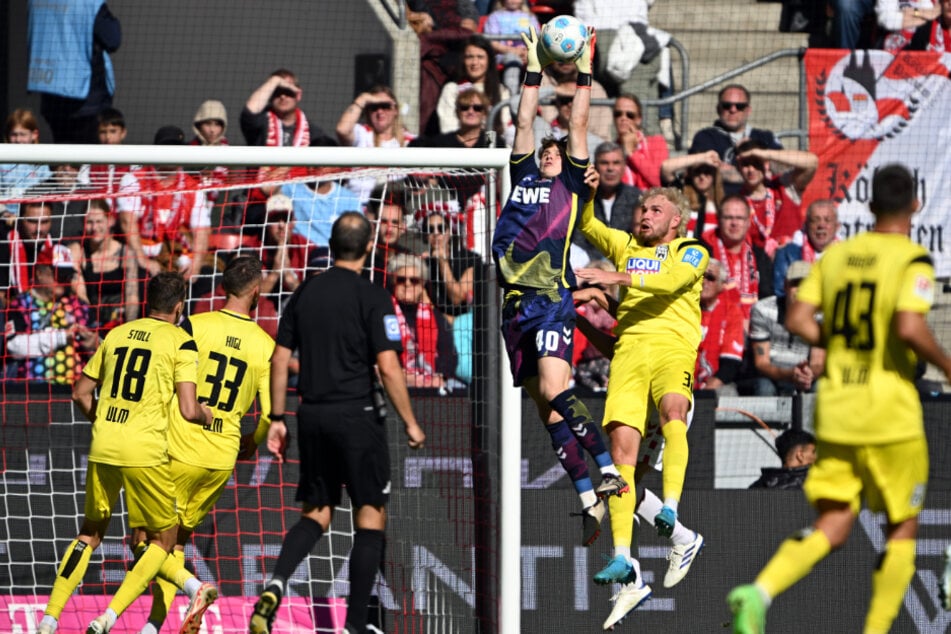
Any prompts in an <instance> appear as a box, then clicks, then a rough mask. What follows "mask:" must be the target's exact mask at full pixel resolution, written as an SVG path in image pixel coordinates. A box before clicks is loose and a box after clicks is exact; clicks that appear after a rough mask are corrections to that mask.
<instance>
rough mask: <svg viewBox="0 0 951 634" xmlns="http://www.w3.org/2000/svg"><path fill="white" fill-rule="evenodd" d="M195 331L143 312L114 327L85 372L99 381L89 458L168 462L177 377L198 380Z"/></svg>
mask: <svg viewBox="0 0 951 634" xmlns="http://www.w3.org/2000/svg"><path fill="white" fill-rule="evenodd" d="M197 367H198V347H197V346H196V345H195V340H194V339H192V337H191V335H189V334H188V333H187V332H185V331H184V330H182V329H181V328H179V327H178V326H176V325H174V324H171V323H169V322H167V321H162V320H161V319H155V318H153V317H144V318H142V319H136V320H135V321H131V322H129V323H126V324H122V325H121V326H117V327H115V328H113V329H112V330H111V331H110V332H109V334H108V335H106V338H105V340H104V341H103V342H102V344H101V345H100V346H99V349H98V350H96V353H95V354H94V355H93V357H92V359H91V360H90V361H89V363H87V364H86V367H85V368H83V374H85V375H86V376H88V377H89V378H91V379H93V380H94V381H96V382H97V383H98V384H99V400H98V403H97V404H96V422H95V423H93V425H92V442H91V444H90V446H89V460H90V461H91V462H98V463H102V464H109V465H115V466H118V467H153V466H156V465H160V464H164V463H166V462H168V427H169V422H170V414H171V408H172V407H173V406H174V407H175V408H176V410H177V409H178V402H177V401H176V400H175V399H174V396H175V384H176V383H197V380H196V376H197V374H196V370H197Z"/></svg>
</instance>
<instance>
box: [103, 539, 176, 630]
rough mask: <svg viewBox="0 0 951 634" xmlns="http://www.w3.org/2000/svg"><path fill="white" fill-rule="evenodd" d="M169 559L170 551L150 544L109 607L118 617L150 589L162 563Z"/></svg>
mask: <svg viewBox="0 0 951 634" xmlns="http://www.w3.org/2000/svg"><path fill="white" fill-rule="evenodd" d="M167 558H168V551H167V550H165V549H164V548H162V547H161V546H159V545H158V544H149V547H148V548H147V549H146V550H145V552H144V553H142V556H141V557H139V561H138V562H136V564H135V565H134V566H132V569H131V570H129V572H127V573H126V575H125V579H123V580H122V585H120V586H119V589H118V590H117V591H116V594H115V596H114V597H112V601H110V602H109V607H110V608H111V609H112V611H113V612H115V613H116V615H117V616H119V615H121V614H122V613H123V612H125V610H126V608H128V607H129V606H130V605H132V602H133V601H135V600H136V599H137V598H139V595H141V594H142V593H143V592H145V589H146V588H148V587H149V582H150V581H152V578H153V577H155V575H157V574H158V571H159V568H161V567H162V563H163V562H164V561H165V560H166V559H167Z"/></svg>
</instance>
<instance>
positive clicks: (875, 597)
mask: <svg viewBox="0 0 951 634" xmlns="http://www.w3.org/2000/svg"><path fill="white" fill-rule="evenodd" d="M869 207H870V208H871V211H872V213H873V214H874V215H875V226H874V227H873V229H872V230H871V231H869V232H867V233H863V234H859V235H857V236H855V237H853V238H851V239H849V240H846V241H845V242H842V243H839V244H835V245H832V246H830V247H829V248H828V250H827V251H826V253H825V254H824V255H823V256H822V259H821V260H819V261H818V262H816V264H815V265H814V266H813V267H812V270H811V271H810V273H809V276H808V277H807V278H806V279H805V280H804V281H803V283H802V284H801V286H800V287H799V294H798V297H797V298H796V301H795V302H794V303H793V304H792V306H790V308H789V312H788V314H787V317H786V326H787V328H789V331H790V332H791V333H793V334H796V335H799V336H800V337H802V338H803V339H804V340H805V341H806V342H808V343H809V344H810V345H813V346H822V347H825V348H826V350H827V355H826V365H825V371H824V373H823V375H822V377H821V378H820V379H819V385H818V395H817V398H816V422H815V428H816V439H817V447H816V449H817V453H818V459H817V460H816V463H815V464H814V465H813V466H812V468H811V469H810V470H809V475H808V476H807V477H806V482H805V485H804V487H803V490H804V492H805V494H806V497H807V499H808V500H809V502H810V503H811V504H812V505H813V506H814V507H815V508H816V510H817V511H818V514H819V515H818V517H817V518H816V521H815V523H814V524H813V525H812V526H811V527H810V528H807V529H804V530H801V531H799V532H798V533H796V534H794V535H793V536H792V537H790V538H788V539H787V540H786V541H784V542H783V543H782V544H781V545H780V547H779V550H777V551H776V554H775V555H773V558H772V559H770V561H769V563H767V564H766V567H765V568H763V570H762V571H761V572H760V574H759V576H757V577H756V581H755V583H753V584H750V585H745V586H739V587H737V588H734V589H733V591H732V592H730V595H729V597H728V598H727V601H728V603H729V604H730V608H731V610H732V611H733V613H734V615H735V616H734V619H733V631H734V632H742V633H757V634H758V633H761V632H763V631H764V629H765V626H766V609H767V608H768V607H769V604H770V602H771V601H772V600H773V598H775V597H776V596H777V595H779V594H780V593H782V592H784V591H785V590H787V589H788V588H789V587H790V586H792V585H793V584H794V583H796V582H797V581H799V580H800V579H802V578H803V577H805V576H806V575H807V574H809V572H810V571H811V570H812V568H813V566H815V565H816V564H817V563H819V562H820V561H821V560H822V559H824V558H825V557H826V556H827V555H828V554H829V553H830V552H831V551H832V550H834V549H837V548H839V547H841V546H842V545H843V544H845V541H846V539H847V538H848V536H849V533H850V532H851V530H852V525H853V524H854V522H855V519H856V517H857V516H858V513H859V511H860V509H861V505H862V498H863V497H864V498H865V501H866V503H867V504H868V507H869V508H870V509H871V510H872V511H875V512H885V513H886V514H887V516H888V529H887V541H886V543H885V551H884V553H883V554H882V557H881V558H880V559H879V561H878V565H877V567H876V569H875V571H874V572H873V574H872V599H871V603H870V605H869V609H868V613H867V615H866V619H865V627H864V632H866V634H875V633H882V634H884V633H885V632H888V631H889V629H890V628H891V625H892V622H893V621H894V620H895V618H896V617H897V616H898V611H899V609H900V608H901V605H902V600H903V599H904V596H905V591H906V590H907V588H908V584H909V583H910V582H911V579H912V577H913V576H914V574H915V539H916V536H917V532H918V513H919V512H920V511H921V507H922V504H923V503H924V498H925V486H926V484H927V479H928V447H927V444H926V441H925V433H924V423H923V418H922V411H921V402H920V400H919V397H918V392H917V390H916V389H915V384H914V379H915V366H916V361H917V359H921V360H923V361H927V362H929V363H933V364H934V365H936V366H938V367H939V368H941V370H943V371H944V374H945V376H946V377H948V378H949V379H951V358H949V357H948V355H947V354H945V352H944V351H943V350H942V349H941V346H940V345H939V344H938V342H937V341H936V340H935V337H934V335H933V334H932V333H931V330H930V329H929V328H928V324H927V321H926V317H927V314H928V311H929V310H930V309H931V305H932V302H933V301H934V267H933V266H932V263H931V257H930V256H929V254H928V251H927V250H926V249H925V248H924V247H922V246H921V245H918V244H915V243H914V242H912V241H911V240H910V239H909V238H908V235H909V232H910V231H911V218H912V215H913V214H914V213H915V211H916V210H917V209H918V201H917V200H916V199H915V182H914V179H913V178H912V176H911V174H910V173H909V171H908V170H907V169H906V168H905V167H903V166H901V165H887V166H885V167H883V168H881V169H879V170H878V171H877V172H875V175H874V177H873V179H872V201H871V203H870V205H869ZM819 311H821V312H822V314H823V318H822V320H821V323H820V321H819V320H818V319H817V315H818V314H819ZM916 355H917V358H916Z"/></svg>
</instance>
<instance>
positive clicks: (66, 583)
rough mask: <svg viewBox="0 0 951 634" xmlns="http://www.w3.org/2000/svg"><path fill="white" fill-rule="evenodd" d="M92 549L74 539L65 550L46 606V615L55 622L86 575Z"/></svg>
mask: <svg viewBox="0 0 951 634" xmlns="http://www.w3.org/2000/svg"><path fill="white" fill-rule="evenodd" d="M92 550H93V549H92V547H91V546H90V545H89V544H87V543H86V542H81V541H79V539H74V540H73V541H72V543H70V545H69V547H68V548H66V554H65V555H63V561H62V563H60V565H59V570H58V571H57V573H56V581H55V582H54V583H53V590H52V591H51V592H50V600H49V603H47V605H46V614H47V615H49V616H51V617H53V618H54V619H56V620H57V621H58V620H59V617H60V615H61V614H62V613H63V608H65V607H66V602H67V601H69V597H71V596H72V595H73V592H74V591H75V590H76V588H77V586H79V583H80V582H81V581H82V580H83V577H84V576H85V575H86V569H87V568H88V567H89V558H90V557H92Z"/></svg>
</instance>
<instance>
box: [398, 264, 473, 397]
mask: <svg viewBox="0 0 951 634" xmlns="http://www.w3.org/2000/svg"><path fill="white" fill-rule="evenodd" d="M387 272H388V276H387V282H388V284H389V287H390V292H391V293H392V294H393V307H394V308H395V309H396V319H397V322H398V323H399V329H400V337H401V339H402V342H403V353H402V355H401V361H402V364H403V371H404V372H405V374H406V384H407V385H408V386H409V387H411V388H434V389H438V390H440V391H445V390H446V389H449V388H450V387H451V383H450V381H451V378H452V376H453V374H454V372H455V368H456V350H455V347H454V345H453V340H452V326H451V325H450V324H449V321H448V320H447V319H446V316H445V315H443V314H442V312H441V311H440V310H439V309H438V308H436V307H435V306H434V305H433V303H432V301H430V299H429V296H428V294H427V293H426V283H427V281H428V278H429V272H428V269H427V268H426V267H425V266H424V265H423V261H422V259H421V258H419V257H418V256H415V255H410V254H408V253H400V254H398V255H396V256H395V257H393V259H391V260H390V261H389V263H388V264H387Z"/></svg>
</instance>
